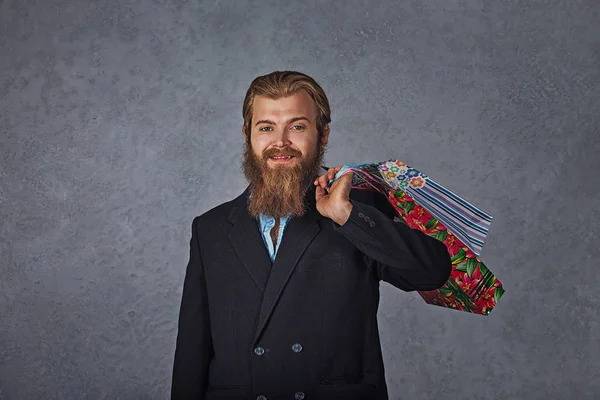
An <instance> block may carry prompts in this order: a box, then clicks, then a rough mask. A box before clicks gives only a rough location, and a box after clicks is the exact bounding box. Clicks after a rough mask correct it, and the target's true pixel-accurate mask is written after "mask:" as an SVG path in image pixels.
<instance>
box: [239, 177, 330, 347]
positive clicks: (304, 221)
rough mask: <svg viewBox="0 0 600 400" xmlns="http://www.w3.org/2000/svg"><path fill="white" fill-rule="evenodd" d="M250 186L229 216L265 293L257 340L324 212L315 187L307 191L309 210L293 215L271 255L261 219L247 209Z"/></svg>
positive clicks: (245, 260)
mask: <svg viewBox="0 0 600 400" xmlns="http://www.w3.org/2000/svg"><path fill="white" fill-rule="evenodd" d="M249 193H250V191H249V187H248V188H246V190H245V191H244V193H243V194H242V195H241V196H239V197H238V198H237V199H236V200H234V206H233V208H232V211H231V213H230V216H229V221H230V222H231V223H232V224H233V227H232V229H231V231H230V232H229V241H230V242H231V245H232V247H233V248H234V250H235V252H236V254H237V256H238V258H239V259H240V260H241V261H242V263H243V265H244V267H245V268H246V270H247V271H248V273H249V274H250V276H251V277H252V279H253V281H254V283H255V284H256V286H257V287H258V289H259V290H260V291H261V293H262V294H263V300H262V304H261V308H260V314H259V320H258V327H257V330H256V332H255V337H254V339H255V341H256V340H258V338H259V337H260V335H261V334H262V332H263V330H264V328H265V326H266V324H267V322H268V320H269V317H270V316H271V314H272V313H273V310H274V309H275V306H276V305H277V302H278V301H279V298H280V297H281V294H282V293H283V290H284V289H285V286H286V284H287V282H288V281H289V279H290V277H291V276H292V273H293V272H294V270H295V268H296V265H297V264H298V261H299V260H300V258H301V257H302V255H303V254H304V252H305V251H306V249H307V248H308V246H309V245H310V243H311V242H312V241H313V239H314V238H315V236H316V235H317V234H318V233H319V231H320V226H319V223H318V222H317V220H318V219H319V218H320V214H319V212H318V211H317V209H316V205H315V187H314V186H312V187H311V188H309V189H308V190H307V193H306V204H307V207H308V212H307V213H306V214H305V215H304V216H303V217H302V218H291V219H290V220H289V221H288V224H287V226H286V228H285V231H284V232H283V238H282V241H281V244H280V246H279V250H278V252H277V256H276V257H275V262H274V263H271V258H270V257H269V253H268V251H267V249H266V246H265V243H264V242H263V239H262V236H261V234H260V229H259V224H258V221H257V220H256V219H254V218H252V217H251V216H250V214H249V213H248V210H247V204H248V203H247V202H248V197H249Z"/></svg>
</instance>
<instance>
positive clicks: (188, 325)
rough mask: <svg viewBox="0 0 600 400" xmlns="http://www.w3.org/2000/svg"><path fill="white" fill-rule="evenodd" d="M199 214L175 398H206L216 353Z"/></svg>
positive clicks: (181, 318)
mask: <svg viewBox="0 0 600 400" xmlns="http://www.w3.org/2000/svg"><path fill="white" fill-rule="evenodd" d="M198 218H199V217H196V218H194V221H193V222H192V238H191V240H190V258H189V262H188V265H187V269H186V273H185V280H184V283H183V295H182V299H181V306H180V311H179V324H178V333H177V342H176V347H175V360H174V365H173V377H172V385H171V400H184V399H185V400H188V399H189V400H192V399H193V400H203V399H204V398H205V395H206V391H207V388H208V369H209V365H210V361H211V359H212V357H213V346H212V336H211V330H210V319H209V313H208V296H207V293H206V282H205V278H204V269H203V266H202V259H201V256H200V246H199V244H198Z"/></svg>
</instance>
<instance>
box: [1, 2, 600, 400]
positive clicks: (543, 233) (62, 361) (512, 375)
mask: <svg viewBox="0 0 600 400" xmlns="http://www.w3.org/2000/svg"><path fill="white" fill-rule="evenodd" d="M283 3H284V2H276V1H260V2H259V1H235V2H234V1H225V0H223V1H218V0H217V1H216V2H197V1H184V0H178V1H175V0H173V1H168V2H167V1H151V0H136V1H123V0H104V1H101V0H97V1H58V0H44V1H42V0H39V1H33V0H0V50H1V54H0V55H1V59H0V68H1V69H0V71H1V75H0V132H1V136H0V145H1V146H2V147H1V148H2V153H1V155H2V157H1V160H0V179H1V185H0V202H1V203H0V206H1V207H0V240H1V251H2V253H1V260H0V261H1V265H0V272H1V276H0V279H1V280H0V283H1V286H0V398H2V399H11V400H12V399H165V398H167V397H168V393H169V390H170V377H171V367H172V359H173V351H174V343H175V335H176V319H177V314H178V307H179V302H180V296H181V289H182V283H183V277H184V271H185V265H186V263H187V257H188V254H189V253H188V251H189V248H188V246H189V238H190V227H191V222H192V219H193V217H194V216H196V215H199V214H201V213H203V212H205V211H207V210H208V209H210V208H212V207H214V206H216V205H217V204H220V203H222V202H224V201H227V200H229V199H231V198H234V197H236V196H237V195H238V194H240V193H241V192H242V191H243V189H244V188H245V186H246V183H245V180H244V178H243V176H242V174H241V173H240V168H239V160H240V155H241V150H242V143H243V138H242V134H241V125H242V117H241V105H242V99H243V96H244V94H245V91H246V89H247V88H248V85H249V84H250V82H251V81H252V79H253V78H254V77H256V76H258V75H262V74H266V73H268V72H271V71H273V70H283V69H294V70H300V71H302V72H305V73H308V74H309V75H311V76H313V77H314V78H315V79H316V80H317V81H318V82H319V83H321V84H322V86H323V87H324V89H325V91H326V92H327V94H328V96H329V98H330V101H331V105H332V110H333V113H332V117H333V122H332V134H331V138H330V147H329V151H328V155H327V163H328V164H329V165H337V164H341V163H344V162H370V161H382V160H385V159H388V158H398V159H400V160H402V161H404V162H406V163H408V164H409V165H411V166H414V167H416V168H417V169H420V170H421V171H423V172H424V173H426V174H428V175H429V176H431V177H432V178H433V179H435V180H436V181H438V182H439V183H441V184H442V185H444V186H446V187H447V188H449V189H451V190H453V191H454V192H456V193H458V194H459V195H461V196H463V197H464V198H466V199H467V200H468V201H470V202H472V203H473V204H475V205H477V206H478V207H480V208H482V209H483V210H485V211H487V212H489V213H490V214H491V215H492V216H494V221H493V223H492V226H491V231H490V234H489V237H488V240H487V244H486V245H485V247H484V251H483V253H482V258H483V260H484V261H485V262H486V264H487V265H488V266H489V267H490V269H491V270H492V271H493V272H494V273H496V275H497V276H498V277H499V278H500V280H501V281H502V282H503V284H504V285H505V287H506V294H505V296H504V297H503V299H502V300H501V302H500V304H499V305H498V306H497V308H496V309H495V310H494V311H493V312H492V313H491V314H490V315H489V316H487V317H482V316H476V315H470V314H467V313H463V312H458V311H452V310H447V309H443V308H438V307H435V306H429V305H427V304H425V303H424V302H423V300H422V299H421V298H420V297H419V296H418V295H417V294H416V293H404V292H401V291H399V290H395V289H393V288H392V287H391V286H389V285H387V284H384V285H383V286H382V304H381V309H380V327H381V332H382V341H383V349H384V354H385V363H386V368H387V377H388V382H389V392H390V396H391V398H392V399H439V398H444V399H462V398H469V399H484V398H485V399H546V398H551V399H597V398H599V397H600V376H599V371H600V346H599V339H600V337H599V333H598V332H599V330H600V326H599V325H598V321H599V320H600V318H599V317H598V309H599V308H598V307H599V306H600V300H599V299H600V296H598V295H597V287H598V275H599V273H598V260H599V257H600V250H599V248H600V246H598V232H599V231H598V226H599V224H598V222H597V220H598V218H599V217H600V216H599V212H598V211H599V209H600V207H599V204H600V197H599V194H600V179H599V178H598V174H599V171H600V155H599V153H600V142H599V138H598V135H599V133H598V132H599V129H598V128H599V123H600V116H599V115H598V114H599V109H600V85H599V80H600V72H599V67H598V65H599V63H600V56H599V49H600V28H599V21H600V11H599V10H600V4H599V3H598V1H597V0H589V1H586V0H580V1H575V0H568V1H567V0H565V1H551V0H547V1H531V0H530V1H515V0H512V1H499V0H494V1H491V0H489V1H477V0H472V1H454V0H438V1H423V0H422V1H392V0H388V1H373V0H370V1H364V2H361V1H329V2H324V1H319V2H317V1H299V2H292V3H289V4H286V5H282V4H283Z"/></svg>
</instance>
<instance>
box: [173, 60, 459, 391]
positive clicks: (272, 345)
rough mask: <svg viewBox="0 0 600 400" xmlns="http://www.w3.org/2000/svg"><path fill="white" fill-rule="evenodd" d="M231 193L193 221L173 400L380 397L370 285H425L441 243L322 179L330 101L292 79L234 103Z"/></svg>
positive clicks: (445, 268) (344, 185) (437, 279)
mask: <svg viewBox="0 0 600 400" xmlns="http://www.w3.org/2000/svg"><path fill="white" fill-rule="evenodd" d="M242 114H243V118H244V125H243V128H242V132H243V135H244V138H245V148H244V154H243V161H242V170H243V172H244V174H245V176H246V178H247V180H248V183H249V185H248V187H247V188H246V190H245V191H244V193H242V194H241V195H240V196H239V197H237V198H235V199H234V200H231V201H228V202H226V203H224V204H221V205H219V206H217V207H215V208H213V209H211V210H210V211H208V212H206V213H204V214H202V215H200V216H198V217H195V218H194V220H193V223H192V233H191V241H190V257H189V263H188V265H187V269H186V273H185V280H184V284H183V294H182V301H181V308H180V313H179V326H178V334H177V341H176V350H175V361H174V368H173V382H172V390H171V399H173V400H184V399H186V400H187V399H189V400H192V399H194V400H199V399H203V400H216V399H232V400H236V399H240V400H241V399H256V400H279V399H289V400H304V399H306V400H313V399H318V400H336V399H344V400H353V399H354V400H358V399H361V400H363V399H365V400H379V399H381V400H384V399H385V400H387V399H388V393H387V386H386V382H385V372H384V365H383V357H382V352H381V345H380V340H379V331H378V324H377V310H378V305H379V284H380V282H381V281H385V282H388V283H390V284H391V285H393V286H395V287H397V288H399V289H401V290H403V291H414V290H425V291H426V290H434V289H437V288H439V287H441V286H442V285H443V284H444V283H445V282H446V281H447V279H448V278H449V276H450V270H451V261H450V256H449V253H448V251H447V249H446V247H445V246H444V244H443V243H441V242H439V241H438V240H436V239H434V238H432V237H429V236H427V235H425V234H423V233H421V232H420V231H417V230H413V229H411V228H410V227H408V225H406V224H404V223H401V222H395V221H394V216H395V212H394V210H393V207H391V205H390V204H389V203H388V202H387V200H386V198H385V197H384V196H383V195H380V194H377V193H376V192H371V191H352V190H351V184H352V174H345V175H343V176H342V177H341V178H339V179H337V180H336V181H335V182H334V183H333V185H331V187H328V182H329V181H330V180H331V179H333V178H334V175H335V174H336V173H337V172H338V171H339V170H340V168H341V166H338V167H336V168H329V169H325V170H322V169H321V165H322V163H323V157H324V154H325V148H326V146H327V143H328V140H329V133H330V127H329V123H330V122H331V118H330V108H329V102H328V99H327V97H326V95H325V93H324V91H323V89H322V88H321V87H320V86H319V85H318V84H317V82H316V81H315V80H314V79H312V78H311V77H309V76H307V75H305V74H302V73H299V72H294V71H284V72H279V71H276V72H273V73H271V74H268V75H265V76H260V77H258V78H256V79H255V80H254V81H253V82H252V83H251V85H250V87H249V89H248V91H247V93H246V97H245V100H244V103H243V108H242Z"/></svg>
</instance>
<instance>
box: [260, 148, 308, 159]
mask: <svg viewBox="0 0 600 400" xmlns="http://www.w3.org/2000/svg"><path fill="white" fill-rule="evenodd" d="M301 155H302V153H300V152H299V151H296V150H293V149H270V150H267V151H265V152H264V153H263V158H264V159H267V158H269V157H287V156H290V157H300V156H301Z"/></svg>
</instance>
